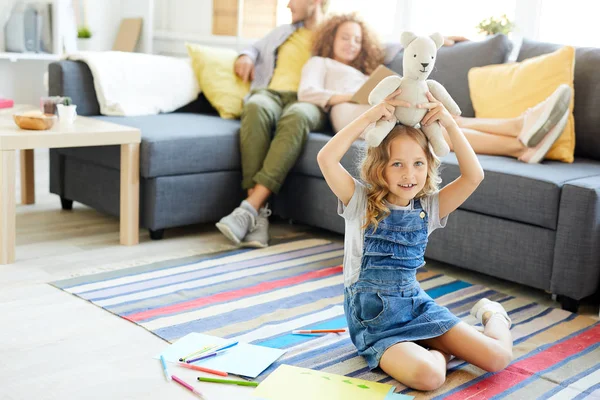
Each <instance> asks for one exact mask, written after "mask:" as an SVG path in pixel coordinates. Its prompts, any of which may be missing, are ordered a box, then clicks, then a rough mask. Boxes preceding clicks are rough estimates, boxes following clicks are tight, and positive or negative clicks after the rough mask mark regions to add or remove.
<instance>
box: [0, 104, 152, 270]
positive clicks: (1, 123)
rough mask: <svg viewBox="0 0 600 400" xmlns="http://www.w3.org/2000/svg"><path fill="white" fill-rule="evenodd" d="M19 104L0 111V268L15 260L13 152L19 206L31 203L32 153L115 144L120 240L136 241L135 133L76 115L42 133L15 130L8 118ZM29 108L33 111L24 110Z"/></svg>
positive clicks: (137, 159) (137, 147) (137, 145)
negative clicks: (118, 156) (18, 181)
mask: <svg viewBox="0 0 600 400" xmlns="http://www.w3.org/2000/svg"><path fill="white" fill-rule="evenodd" d="M23 109H24V107H23V106H19V107H18V108H15V109H8V110H2V112H0V264H10V263H13V262H14V260H15V236H16V226H15V218H16V217H15V208H16V205H15V202H16V201H15V197H16V194H15V176H16V166H15V163H16V161H15V151H17V150H20V151H21V203H22V204H33V203H35V193H34V173H33V172H34V163H33V151H34V149H38V148H61V147H83V146H109V145H117V144H118V145H121V211H120V223H121V226H120V241H121V244H124V245H134V244H137V243H138V242H139V196H140V194H139V186H140V180H139V175H140V172H139V170H140V141H141V134H140V131H139V129H136V128H131V127H128V126H122V125H117V124H113V123H110V122H105V121H101V120H98V119H94V118H86V117H81V116H80V117H77V120H76V121H75V122H74V123H73V124H71V125H67V126H65V125H62V124H60V123H59V121H57V122H56V123H55V124H54V126H53V127H52V129H50V130H47V131H28V130H22V129H20V128H19V127H18V126H17V125H16V124H15V123H14V121H13V118H12V114H13V113H15V112H17V111H21V110H23ZM29 109H35V107H29Z"/></svg>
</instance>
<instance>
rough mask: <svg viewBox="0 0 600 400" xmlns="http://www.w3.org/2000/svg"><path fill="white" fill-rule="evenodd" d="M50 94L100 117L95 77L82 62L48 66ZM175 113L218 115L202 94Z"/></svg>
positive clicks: (88, 113) (78, 112) (62, 62)
mask: <svg viewBox="0 0 600 400" xmlns="http://www.w3.org/2000/svg"><path fill="white" fill-rule="evenodd" d="M48 84H49V86H48V93H49V95H50V96H69V97H70V98H71V99H72V100H73V104H76V105H77V114H79V115H88V116H89V115H100V104H99V103H98V97H97V96H96V89H95V87H94V77H93V76H92V72H91V71H90V68H89V67H88V65H87V64H86V63H84V62H82V61H71V60H62V61H57V62H53V63H51V64H50V65H49V66H48ZM174 112H188V113H199V114H200V113H202V114H210V115H218V112H217V110H215V109H214V108H213V106H212V105H211V104H210V103H209V102H208V100H206V97H204V94H202V92H201V93H200V94H199V95H198V98H197V99H196V100H194V101H192V102H191V103H189V104H187V105H185V106H183V107H181V108H180V109H178V110H175V111H174Z"/></svg>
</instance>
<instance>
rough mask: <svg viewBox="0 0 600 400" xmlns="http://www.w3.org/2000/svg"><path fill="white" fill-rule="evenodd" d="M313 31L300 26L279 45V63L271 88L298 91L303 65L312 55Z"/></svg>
mask: <svg viewBox="0 0 600 400" xmlns="http://www.w3.org/2000/svg"><path fill="white" fill-rule="evenodd" d="M312 39H313V32H312V31H310V30H308V29H306V28H299V29H298V30H297V31H296V32H294V33H293V34H292V35H291V36H290V37H289V38H288V40H286V41H285V42H284V43H283V44H282V45H281V46H279V49H278V52H277V64H276V65H275V71H274V72H273V78H272V79H271V82H270V83H269V89H272V90H277V91H281V92H283V91H292V92H297V91H298V86H299V85H300V78H301V75H302V67H304V64H305V63H306V62H307V61H308V59H309V58H310V56H311V49H312Z"/></svg>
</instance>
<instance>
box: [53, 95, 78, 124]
mask: <svg viewBox="0 0 600 400" xmlns="http://www.w3.org/2000/svg"><path fill="white" fill-rule="evenodd" d="M56 109H57V110H58V119H59V121H60V123H61V124H63V123H64V124H72V123H73V122H74V121H75V118H76V117H77V111H76V110H77V106H76V105H75V104H73V101H72V100H71V98H70V97H63V98H62V99H61V101H60V103H58V104H57V105H56Z"/></svg>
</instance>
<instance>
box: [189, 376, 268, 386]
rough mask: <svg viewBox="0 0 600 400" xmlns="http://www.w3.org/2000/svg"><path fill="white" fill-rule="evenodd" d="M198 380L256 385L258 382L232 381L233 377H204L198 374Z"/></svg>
mask: <svg viewBox="0 0 600 400" xmlns="http://www.w3.org/2000/svg"><path fill="white" fill-rule="evenodd" d="M198 380H199V381H200V382H212V383H225V384H229V385H239V386H254V387H256V386H258V382H247V381H234V380H233V379H218V378H205V377H203V376H199V377H198Z"/></svg>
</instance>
